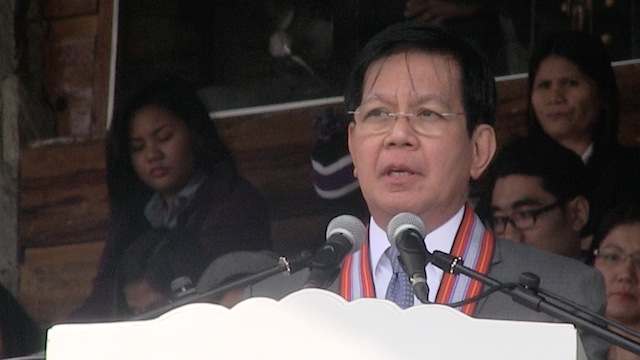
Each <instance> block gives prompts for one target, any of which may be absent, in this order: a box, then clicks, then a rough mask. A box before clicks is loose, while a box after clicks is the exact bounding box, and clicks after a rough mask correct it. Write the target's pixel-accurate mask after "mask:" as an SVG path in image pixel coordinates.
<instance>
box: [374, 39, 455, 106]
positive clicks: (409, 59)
mask: <svg viewBox="0 0 640 360" xmlns="http://www.w3.org/2000/svg"><path fill="white" fill-rule="evenodd" d="M460 89H461V83H460V71H459V68H458V65H457V63H456V62H455V61H453V59H452V58H451V57H450V56H446V55H441V54H428V53H416V52H410V53H407V52H405V53H399V54H393V55H390V56H387V57H385V58H382V59H378V60H377V61H375V62H373V63H372V64H371V65H370V66H369V68H368V69H367V72H366V73H365V77H364V81H363V99H362V100H363V101H364V100H367V99H374V100H382V101H390V100H392V99H394V98H397V97H399V96H402V97H403V98H404V99H410V100H411V101H413V102H416V103H421V102H432V101H440V102H446V99H447V98H452V97H455V98H459V97H460V96H461V91H460Z"/></svg>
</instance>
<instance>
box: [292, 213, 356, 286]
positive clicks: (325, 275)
mask: <svg viewBox="0 0 640 360" xmlns="http://www.w3.org/2000/svg"><path fill="white" fill-rule="evenodd" d="M364 231H365V230H364V225H363V224H362V221H360V219H358V218H357V217H355V216H353V215H340V216H338V217H335V218H333V220H331V221H330V222H329V225H327V235H326V237H327V242H326V243H325V244H324V245H323V246H322V247H321V248H320V249H319V250H318V251H317V252H316V254H315V255H314V256H313V259H311V265H310V268H311V271H310V273H309V277H308V278H307V281H306V283H305V284H304V287H305V288H320V289H326V288H327V287H329V285H331V283H333V281H334V280H335V279H336V277H337V276H338V273H339V272H340V268H341V266H342V262H343V261H344V259H345V258H346V257H347V255H349V254H351V253H352V252H355V251H357V250H358V249H360V247H361V246H362V243H363V242H364V237H365V233H364Z"/></svg>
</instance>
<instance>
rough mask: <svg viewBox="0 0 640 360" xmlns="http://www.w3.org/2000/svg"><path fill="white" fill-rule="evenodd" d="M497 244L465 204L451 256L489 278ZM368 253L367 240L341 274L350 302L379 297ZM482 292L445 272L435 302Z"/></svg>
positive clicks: (344, 293) (342, 292) (467, 310)
mask: <svg viewBox="0 0 640 360" xmlns="http://www.w3.org/2000/svg"><path fill="white" fill-rule="evenodd" d="M367 230H368V229H367ZM368 233H369V232H368V231H367V234H368ZM494 245H495V240H494V237H493V234H492V233H491V232H490V231H489V230H487V229H486V228H485V227H484V225H483V224H482V221H480V218H479V217H478V216H477V215H476V214H475V213H474V211H473V208H472V207H471V205H469V204H466V205H465V209H464V215H463V217H462V223H461V224H460V228H459V229H458V233H457V234H456V237H455V239H454V242H453V247H452V249H451V255H453V256H455V257H461V258H462V259H463V260H464V265H465V266H466V267H469V268H471V269H473V270H475V271H477V272H479V273H481V274H483V275H486V274H487V273H488V272H489V267H490V266H491V259H492V258H493V249H494ZM369 254H370V251H369V239H367V241H365V242H364V244H363V246H362V248H361V249H360V251H357V252H355V253H353V254H351V255H350V256H348V257H347V258H346V259H345V261H344V264H343V266H342V271H341V274H340V295H342V296H343V297H344V298H345V299H347V300H349V301H351V300H353V299H358V298H363V297H370V298H372V297H375V296H376V292H375V286H374V283H373V275H372V270H371V256H370V255H369ZM481 291H482V283H481V282H479V281H477V280H473V279H471V278H470V277H468V276H466V275H452V274H449V273H447V272H445V273H444V275H443V277H442V281H441V283H440V288H439V289H438V294H437V295H436V303H438V304H450V303H454V302H458V301H462V300H465V299H469V298H471V297H474V296H476V295H478V294H479V293H480V292H481ZM475 304H476V303H471V304H467V305H464V306H462V307H461V308H460V311H462V312H464V313H466V314H468V315H472V314H473V311H474V310H475Z"/></svg>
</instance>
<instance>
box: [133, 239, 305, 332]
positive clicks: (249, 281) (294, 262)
mask: <svg viewBox="0 0 640 360" xmlns="http://www.w3.org/2000/svg"><path fill="white" fill-rule="evenodd" d="M310 259H311V253H310V252H309V251H302V252H301V253H300V254H298V255H296V256H294V257H293V258H292V259H291V260H288V259H287V258H286V257H284V256H282V257H280V259H278V264H277V265H276V266H274V267H272V268H269V269H266V270H263V271H260V272H258V273H255V274H252V275H249V276H247V277H243V278H241V279H238V280H235V281H231V282H230V283H228V284H225V285H223V286H220V287H217V288H215V289H211V290H208V291H205V292H203V293H200V292H198V293H197V294H195V295H192V296H183V297H179V298H177V299H174V300H170V301H169V302H168V304H167V305H165V306H162V307H159V308H157V309H153V310H151V311H147V312H144V313H142V314H139V315H136V316H133V317H131V318H129V320H148V319H153V318H155V317H158V316H160V315H162V314H164V313H165V312H167V311H169V310H173V309H175V308H177V307H179V306H182V305H186V304H189V303H194V302H198V301H202V300H205V299H208V298H212V297H215V296H219V295H222V294H224V293H226V292H227V291H229V290H233V289H237V288H243V287H246V286H249V285H253V284H255V283H258V282H260V281H262V280H264V279H266V278H268V277H270V276H273V275H276V274H279V273H286V274H287V275H291V274H293V273H295V272H297V271H298V270H302V269H304V268H306V267H307V266H308V265H309V260H310Z"/></svg>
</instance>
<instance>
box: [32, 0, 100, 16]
mask: <svg viewBox="0 0 640 360" xmlns="http://www.w3.org/2000/svg"><path fill="white" fill-rule="evenodd" d="M101 2H105V1H104V0H103V1H101ZM109 2H111V1H109ZM41 3H42V12H43V13H44V17H45V18H47V19H59V18H68V17H74V16H80V15H91V14H95V13H96V11H97V9H98V0H47V1H41Z"/></svg>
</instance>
